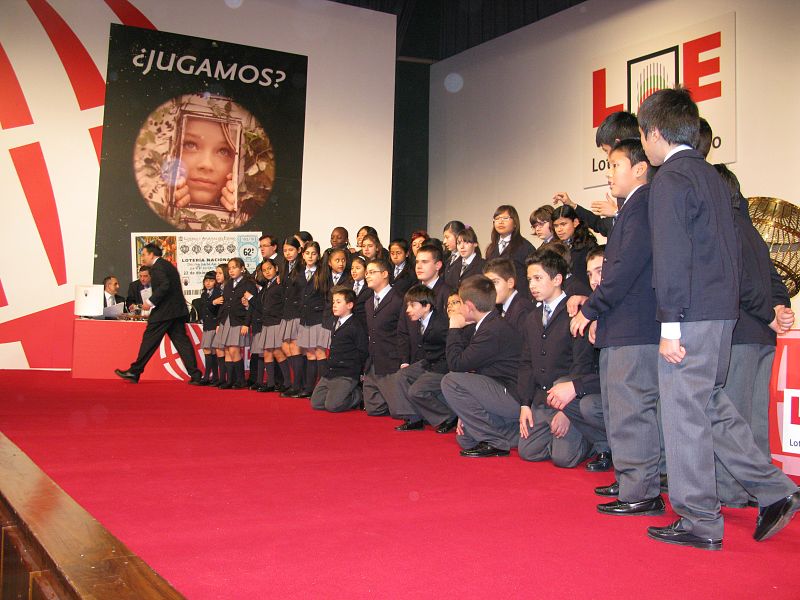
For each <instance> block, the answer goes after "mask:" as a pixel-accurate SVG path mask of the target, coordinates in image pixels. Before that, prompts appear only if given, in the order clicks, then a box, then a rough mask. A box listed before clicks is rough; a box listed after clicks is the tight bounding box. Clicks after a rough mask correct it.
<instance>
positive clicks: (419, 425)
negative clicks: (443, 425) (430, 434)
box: [394, 419, 425, 431]
mask: <svg viewBox="0 0 800 600" xmlns="http://www.w3.org/2000/svg"><path fill="white" fill-rule="evenodd" d="M423 429H425V423H424V421H421V420H420V421H409V420H408V419H406V420H405V421H403V424H402V425H398V426H397V427H395V428H394V430H395V431H421V430H423Z"/></svg>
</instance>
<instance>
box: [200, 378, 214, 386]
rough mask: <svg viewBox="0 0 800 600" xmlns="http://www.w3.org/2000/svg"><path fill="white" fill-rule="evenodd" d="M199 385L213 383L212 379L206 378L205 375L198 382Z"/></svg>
mask: <svg viewBox="0 0 800 600" xmlns="http://www.w3.org/2000/svg"><path fill="white" fill-rule="evenodd" d="M197 385H203V386H205V385H212V383H211V381H210V380H208V379H206V378H205V377H204V378H203V379H201V380H200V381H198V382H197Z"/></svg>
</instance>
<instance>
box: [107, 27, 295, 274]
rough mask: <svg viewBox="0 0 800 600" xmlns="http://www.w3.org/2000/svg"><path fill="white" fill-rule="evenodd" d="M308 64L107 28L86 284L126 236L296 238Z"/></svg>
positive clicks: (121, 263)
mask: <svg viewBox="0 0 800 600" xmlns="http://www.w3.org/2000/svg"><path fill="white" fill-rule="evenodd" d="M307 69H308V58H307V57H306V56H300V55H296V54H289V53H286V52H277V51H274V50H265V49H262V48H253V47H249V46H242V45H239V44H231V43H227V42H219V41H214V40H207V39H203V38H196V37H190V36H185V35H177V34H174V33H165V32H163V31H153V30H149V29H139V28H137V27H128V26H124V25H115V24H112V25H111V35H110V41H109V52H108V73H107V75H106V104H105V114H104V120H103V147H102V156H101V162H100V188H99V195H98V204H97V234H96V238H95V268H94V275H95V279H98V278H100V277H103V276H104V275H106V274H109V273H115V274H118V275H120V276H122V274H123V273H127V270H128V268H130V267H129V265H130V233H131V232H147V231H178V232H191V231H204V232H212V231H241V230H244V231H259V232H264V233H271V234H273V235H277V236H281V237H285V236H287V235H290V234H292V233H293V232H295V231H297V230H298V229H299V224H300V191H301V187H302V186H301V183H302V167H303V135H304V130H305V105H306V74H307Z"/></svg>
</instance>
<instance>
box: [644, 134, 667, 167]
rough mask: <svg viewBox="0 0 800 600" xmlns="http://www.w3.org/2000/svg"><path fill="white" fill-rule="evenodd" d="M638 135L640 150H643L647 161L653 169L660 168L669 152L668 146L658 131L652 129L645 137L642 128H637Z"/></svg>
mask: <svg viewBox="0 0 800 600" xmlns="http://www.w3.org/2000/svg"><path fill="white" fill-rule="evenodd" d="M639 134H640V136H641V138H642V148H644V153H645V154H646V155H647V160H649V161H650V164H651V165H653V166H654V167H660V166H661V165H662V164H663V163H664V159H665V158H666V156H667V153H668V152H669V150H670V148H669V144H668V143H666V141H665V140H664V138H662V137H661V132H660V131H659V130H658V129H653V130H651V131H650V132H649V133H648V134H646V135H645V133H644V131H642V128H641V127H639Z"/></svg>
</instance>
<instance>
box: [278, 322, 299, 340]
mask: <svg viewBox="0 0 800 600" xmlns="http://www.w3.org/2000/svg"><path fill="white" fill-rule="evenodd" d="M299 331H300V319H299V318H297V319H289V320H288V321H287V320H286V319H284V320H283V321H281V338H282V339H283V341H284V342H290V341H292V340H296V339H297V334H298V332H299Z"/></svg>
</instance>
